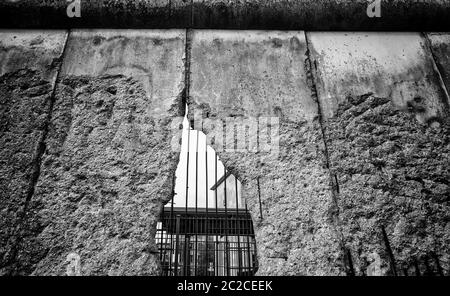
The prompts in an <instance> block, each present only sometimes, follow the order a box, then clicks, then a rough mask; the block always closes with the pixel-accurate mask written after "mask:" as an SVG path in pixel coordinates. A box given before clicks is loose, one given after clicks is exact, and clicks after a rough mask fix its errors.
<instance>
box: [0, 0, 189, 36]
mask: <svg viewBox="0 0 450 296" xmlns="http://www.w3.org/2000/svg"><path fill="white" fill-rule="evenodd" d="M71 2H73V1H71ZM190 2H191V1H190V0H189V1H188V0H139V1H129V0H82V1H80V14H81V15H80V17H72V18H69V17H68V16H67V7H68V5H69V4H70V3H69V2H68V1H67V0H46V1H35V0H19V1H1V2H0V26H1V27H7V28H139V29H143V28H152V29H166V28H185V27H188V25H189V23H190V22H191V17H190V15H191V8H190Z"/></svg>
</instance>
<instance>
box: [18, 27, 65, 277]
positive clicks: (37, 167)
mask: <svg viewBox="0 0 450 296" xmlns="http://www.w3.org/2000/svg"><path fill="white" fill-rule="evenodd" d="M70 33H71V30H70V29H69V30H67V31H66V38H65V40H64V45H63V49H62V52H61V55H60V57H59V59H58V60H59V61H58V66H57V69H56V75H55V76H54V79H53V81H52V83H53V88H52V91H51V93H50V98H49V107H48V113H47V118H46V120H45V126H44V129H43V131H42V134H41V136H40V139H39V141H38V144H37V147H36V152H35V156H34V157H33V171H32V172H33V173H32V176H31V180H30V183H29V186H28V190H27V194H26V199H25V203H24V206H23V209H22V212H21V213H20V217H19V221H18V222H17V225H16V227H15V234H14V235H13V236H14V237H16V241H15V243H14V246H13V248H12V255H11V262H16V261H17V260H16V259H17V255H18V251H19V247H20V244H21V243H22V239H23V238H22V236H19V233H20V231H21V229H22V227H23V224H24V221H25V219H26V215H27V212H28V207H29V203H30V201H31V199H32V198H33V196H34V193H35V189H36V185H37V183H38V181H39V176H40V173H41V164H42V157H43V155H44V153H45V150H46V145H45V141H46V139H47V135H48V132H49V128H50V121H51V119H52V114H53V107H54V103H55V95H56V88H57V85H58V82H59V80H60V73H61V69H62V65H63V61H64V57H65V53H66V49H67V44H68V42H69V37H70ZM15 272H17V271H15Z"/></svg>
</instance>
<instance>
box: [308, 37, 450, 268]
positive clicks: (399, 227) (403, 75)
mask: <svg viewBox="0 0 450 296" xmlns="http://www.w3.org/2000/svg"><path fill="white" fill-rule="evenodd" d="M308 36H309V40H310V42H311V47H312V55H313V56H314V63H315V65H316V68H315V74H316V83H317V89H318V99H319V103H320V106H321V111H322V115H323V128H324V133H325V139H326V143H327V148H328V157H329V163H330V169H331V173H332V175H333V176H334V178H335V183H334V186H335V190H336V191H337V199H338V205H339V220H338V221H339V223H340V228H341V229H342V232H343V235H344V239H345V246H346V248H347V249H348V255H349V256H350V257H351V259H352V262H353V269H354V272H355V273H356V274H358V275H363V274H366V275H386V274H391V275H403V274H405V275H415V274H444V273H445V274H448V272H449V270H450V269H449V267H450V266H449V263H450V261H449V259H450V258H449V255H450V252H449V246H450V240H449V239H450V236H449V234H450V223H449V213H450V211H449V210H450V208H449V197H450V187H449V182H448V180H449V179H450V170H449V164H450V162H449V160H450V155H449V151H450V150H449V148H450V144H449V127H450V126H449V109H448V98H447V96H446V91H445V88H444V84H443V83H442V81H441V79H440V75H439V73H438V72H437V68H436V66H435V64H434V60H433V57H432V54H431V52H430V48H429V47H428V46H427V42H426V40H425V39H424V38H423V36H421V35H419V34H415V33H410V34H409V33H406V34H392V33H391V34H388V33H380V34H369V35H368V34H364V33H348V34H346V33H340V34H339V33H333V34H331V33H311V34H309V35H308ZM394 39H395V42H391V41H393V40H394Z"/></svg>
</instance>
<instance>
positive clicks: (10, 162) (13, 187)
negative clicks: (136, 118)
mask: <svg viewBox="0 0 450 296" xmlns="http://www.w3.org/2000/svg"><path fill="white" fill-rule="evenodd" d="M65 38H66V33H65V32H63V31H58V32H56V31H55V32H45V33H43V32H31V31H2V32H0V274H4V273H7V270H8V269H9V268H10V267H11V265H12V264H13V263H14V262H15V259H16V253H17V244H18V242H19V240H20V237H21V235H20V233H21V229H22V227H21V225H22V222H23V219H22V218H23V215H24V211H25V209H26V208H27V205H28V201H29V199H30V198H31V195H32V193H33V187H34V183H35V182H36V179H37V177H38V172H39V168H38V164H37V163H38V160H39V156H40V151H41V148H42V146H41V144H42V140H43V137H44V135H45V131H46V128H47V125H48V121H49V112H50V108H51V107H50V106H51V94H52V91H53V88H54V83H55V78H56V74H57V69H58V65H59V62H60V57H61V54H62V51H63V46H64V42H65Z"/></svg>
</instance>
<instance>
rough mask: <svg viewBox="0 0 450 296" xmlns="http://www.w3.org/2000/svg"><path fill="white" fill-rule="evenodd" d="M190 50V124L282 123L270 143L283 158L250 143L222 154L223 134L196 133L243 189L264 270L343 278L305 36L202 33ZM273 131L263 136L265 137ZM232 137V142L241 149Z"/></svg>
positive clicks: (261, 271) (209, 130)
mask: <svg viewBox="0 0 450 296" xmlns="http://www.w3.org/2000/svg"><path fill="white" fill-rule="evenodd" d="M190 45H191V60H190V65H191V75H190V97H189V111H190V115H189V116H190V118H193V117H194V115H193V114H194V113H195V112H197V111H201V112H203V116H204V119H205V122H207V121H208V120H212V119H219V120H222V121H223V123H226V120H227V119H230V118H232V119H242V120H248V119H256V120H262V118H263V117H269V118H275V119H276V120H278V121H279V135H275V137H271V140H272V141H273V142H271V143H272V144H274V143H276V141H279V151H278V152H277V153H275V154H271V153H267V152H264V151H262V149H261V145H263V143H261V142H260V143H259V145H260V146H259V149H258V151H257V152H256V151H255V152H251V151H252V150H253V148H250V147H249V146H247V148H246V149H244V151H240V152H236V151H230V150H228V151H224V150H223V149H221V147H219V146H220V145H219V143H220V142H221V140H220V139H219V140H218V139H217V137H218V134H217V130H215V129H214V128H210V126H209V125H207V124H205V125H203V127H202V126H200V127H197V128H200V129H203V132H205V134H206V135H207V136H208V137H209V138H210V139H212V138H215V140H214V141H212V140H211V142H212V143H211V144H212V146H213V148H214V149H215V150H216V151H217V152H218V154H219V156H220V158H221V160H222V161H223V162H224V164H225V165H226V166H227V168H228V169H230V171H231V172H232V173H233V174H234V175H236V176H237V177H238V178H239V179H240V181H241V182H242V184H243V194H244V197H245V198H246V200H247V203H248V206H249V210H250V212H251V214H252V217H253V221H254V229H255V232H256V244H257V248H258V260H259V271H258V274H260V275H338V274H343V273H344V270H343V267H342V250H341V248H340V236H339V232H338V231H337V229H335V228H334V219H335V214H334V213H335V211H334V210H335V207H334V203H333V200H332V196H331V190H330V184H329V177H328V176H329V175H328V171H327V170H326V166H325V163H326V161H325V155H324V151H323V150H324V147H323V138H322V135H321V131H320V124H319V120H318V115H319V113H318V107H317V103H316V102H315V101H314V99H313V96H312V91H311V85H310V84H309V83H308V70H307V66H305V65H307V64H308V63H307V56H306V52H307V47H306V42H305V36H304V33H303V32H256V31H255V32H253V31H240V32H225V31H194V32H193V34H192V40H191V43H190ZM269 122H270V124H269V127H268V129H270V130H271V131H272V128H274V125H273V122H272V121H270V120H269ZM227 127H229V125H228V124H227ZM194 128H195V127H194ZM236 128H237V129H239V128H241V127H240V126H237V127H236ZM276 128H278V127H276ZM265 132H267V131H266V130H265V129H264V128H263V129H260V130H259V134H260V137H259V139H260V140H261V139H262V137H261V134H262V133H265ZM247 136H248V138H252V137H255V136H256V133H255V134H251V133H250V134H247ZM233 139H235V137H233ZM234 141H235V140H233V141H232V142H231V143H225V145H227V147H228V148H230V147H233V146H234V145H235V142H234ZM230 144H231V145H230ZM269 146H270V143H269ZM277 148H278V147H277ZM259 197H260V199H261V208H260V203H259ZM261 214H262V217H261Z"/></svg>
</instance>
